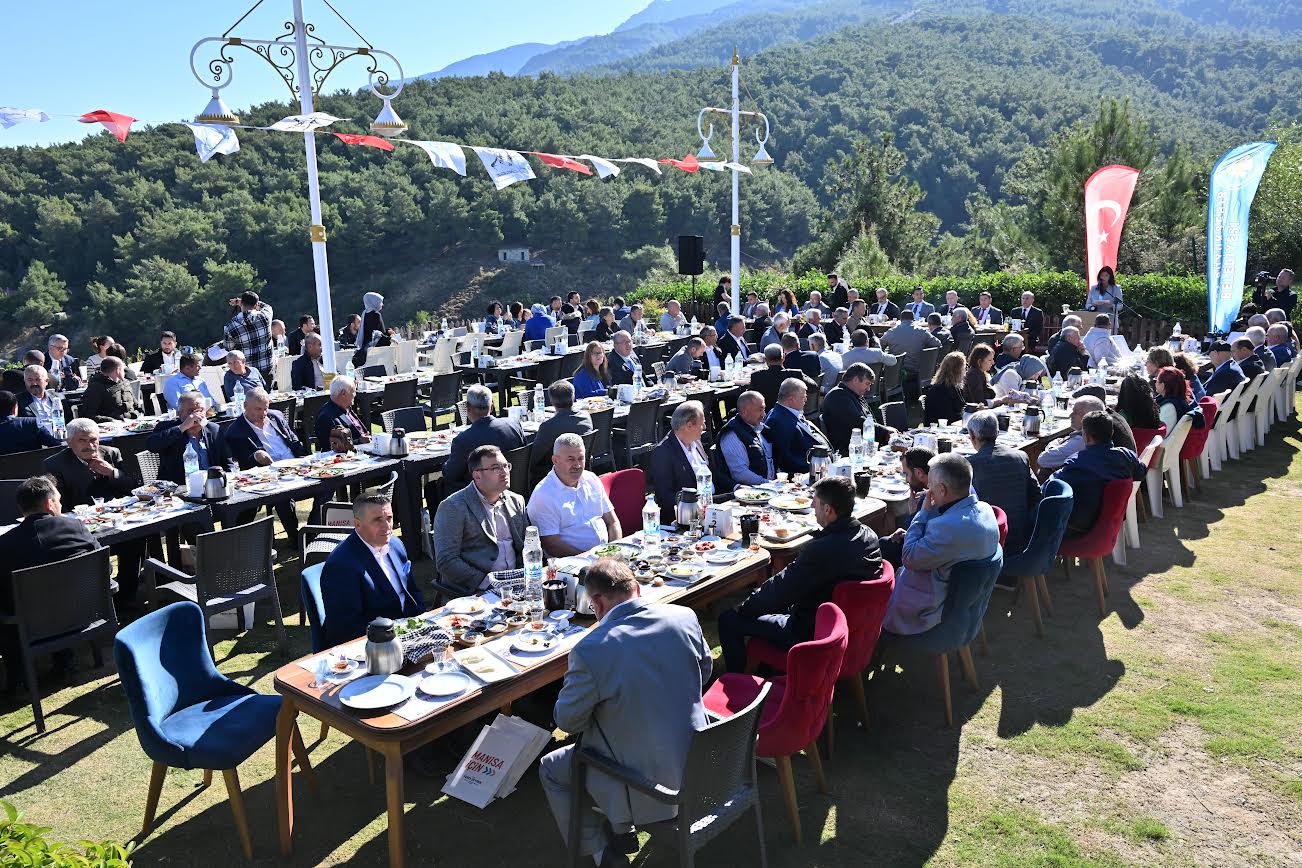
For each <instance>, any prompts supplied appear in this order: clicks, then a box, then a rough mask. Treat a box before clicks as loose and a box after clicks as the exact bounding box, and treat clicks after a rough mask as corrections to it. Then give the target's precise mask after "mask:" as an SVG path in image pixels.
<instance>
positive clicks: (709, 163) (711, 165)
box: [696, 160, 755, 175]
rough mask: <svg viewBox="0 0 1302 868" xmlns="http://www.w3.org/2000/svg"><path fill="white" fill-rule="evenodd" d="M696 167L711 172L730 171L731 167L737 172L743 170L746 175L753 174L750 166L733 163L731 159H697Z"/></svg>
mask: <svg viewBox="0 0 1302 868" xmlns="http://www.w3.org/2000/svg"><path fill="white" fill-rule="evenodd" d="M696 167H697V168H698V169H708V170H709V171H711V172H731V171H732V170H733V169H736V170H737V171H738V172H745V173H746V174H747V175H753V174H755V173H754V172H752V171H751V170H750V166H743V165H742V164H741V163H734V162H731V161H727V162H723V161H716V160H706V161H705V162H700V161H698V162H697V164H696Z"/></svg>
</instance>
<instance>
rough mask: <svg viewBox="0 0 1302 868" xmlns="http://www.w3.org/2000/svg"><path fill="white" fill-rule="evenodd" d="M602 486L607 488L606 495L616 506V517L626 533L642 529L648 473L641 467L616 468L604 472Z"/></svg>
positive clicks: (601, 478)
mask: <svg viewBox="0 0 1302 868" xmlns="http://www.w3.org/2000/svg"><path fill="white" fill-rule="evenodd" d="M598 478H599V479H600V480H601V487H602V488H604V489H606V496H607V497H609V498H610V502H611V503H612V504H614V507H615V517H616V518H618V519H619V526H620V527H621V528H623V529H624V533H625V534H626V535H627V534H630V533H633V532H634V531H639V530H641V529H642V507H643V506H644V505H645V504H646V474H645V473H643V472H642V469H641V468H639V467H632V468H629V469H628V470H616V471H615V472H614V473H604V474H602V475H601V476H600V477H598Z"/></svg>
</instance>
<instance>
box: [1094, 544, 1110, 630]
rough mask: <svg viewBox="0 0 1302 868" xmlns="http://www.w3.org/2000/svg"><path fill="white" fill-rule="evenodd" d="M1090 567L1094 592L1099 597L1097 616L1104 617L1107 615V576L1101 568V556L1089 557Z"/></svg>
mask: <svg viewBox="0 0 1302 868" xmlns="http://www.w3.org/2000/svg"><path fill="white" fill-rule="evenodd" d="M1090 567H1091V569H1093V570H1094V593H1095V594H1096V595H1097V596H1098V598H1099V617H1100V618H1106V617H1107V615H1108V604H1107V600H1106V595H1107V592H1108V590H1107V584H1108V578H1107V573H1106V572H1104V569H1103V558H1090Z"/></svg>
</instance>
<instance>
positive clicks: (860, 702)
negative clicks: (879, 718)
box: [850, 672, 868, 730]
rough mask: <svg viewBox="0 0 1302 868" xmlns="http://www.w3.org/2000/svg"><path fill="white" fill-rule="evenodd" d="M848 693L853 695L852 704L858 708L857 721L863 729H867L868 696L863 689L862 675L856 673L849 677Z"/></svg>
mask: <svg viewBox="0 0 1302 868" xmlns="http://www.w3.org/2000/svg"><path fill="white" fill-rule="evenodd" d="M850 692H851V693H852V694H854V704H855V705H856V706H858V708H859V720H860V721H862V722H863V728H864V729H865V730H866V729H868V696H867V694H866V692H865V691H864V687H863V673H862V672H856V673H855V674H854V675H851V676H850Z"/></svg>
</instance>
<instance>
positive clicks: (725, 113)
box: [696, 48, 773, 311]
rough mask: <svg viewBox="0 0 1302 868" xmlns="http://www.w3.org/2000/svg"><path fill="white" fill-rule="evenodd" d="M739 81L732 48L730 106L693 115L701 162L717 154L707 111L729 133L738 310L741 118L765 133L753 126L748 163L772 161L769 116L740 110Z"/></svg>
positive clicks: (737, 307)
mask: <svg viewBox="0 0 1302 868" xmlns="http://www.w3.org/2000/svg"><path fill="white" fill-rule="evenodd" d="M740 81H741V58H739V57H738V56H737V49H735V48H734V49H733V50H732V108H728V109H723V108H713V107H706V108H703V109H701V111H700V112H699V113H698V114H697V115H696V132H697V133H698V134H700V136H701V150H700V152H699V153H697V155H696V159H697V160H699V161H701V162H711V161H714V160H718V159H719V157H718V155H716V154H715V153H714V151H713V150H712V149H711V148H710V136H711V135H713V133H714V124H712V123H711V124H710V125H709V126H708V127H702V124H703V123H704V121H705V116H706V115H707V114H714V115H719V116H721V117H723V118H726V120H727V123H728V124H729V126H730V131H731V133H732V167H731V170H732V309H733V310H734V311H737V310H741V302H740V295H739V294H740V292H741V209H740V204H739V201H738V198H739V189H740V177H741V119H742V118H756V119H758V120H759V121H763V130H764V134H763V135H762V136H761V135H760V127H759V126H758V125H757V126H756V128H755V141H757V142H758V143H759V150H758V151H756V152H755V156H753V157H751V160H750V162H751V165H754V166H770V165H772V164H773V158H772V157H770V156H769V152H768V150H767V149H766V148H765V145H767V144H768V141H769V119H768V116H767V115H765V114H764V113H763V112H759V111H753V112H744V111H742V110H741V94H740V92H739V86H740Z"/></svg>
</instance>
